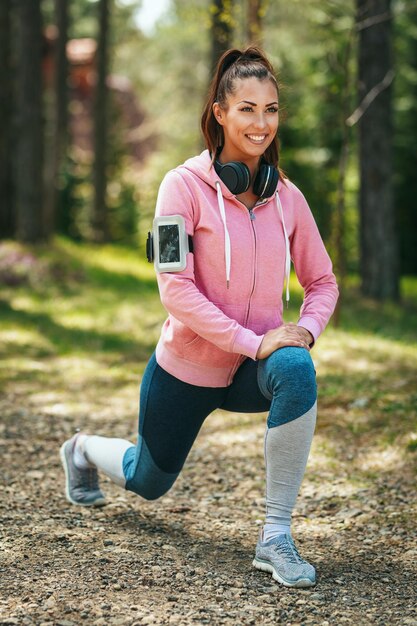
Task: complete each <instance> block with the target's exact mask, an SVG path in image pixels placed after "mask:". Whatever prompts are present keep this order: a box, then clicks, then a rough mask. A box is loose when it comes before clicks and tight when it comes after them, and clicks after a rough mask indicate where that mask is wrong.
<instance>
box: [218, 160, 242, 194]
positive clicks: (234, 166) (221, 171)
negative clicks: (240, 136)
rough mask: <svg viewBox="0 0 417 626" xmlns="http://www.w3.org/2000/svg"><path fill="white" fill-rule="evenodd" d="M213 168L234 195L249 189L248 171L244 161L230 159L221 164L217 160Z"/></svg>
mask: <svg viewBox="0 0 417 626" xmlns="http://www.w3.org/2000/svg"><path fill="white" fill-rule="evenodd" d="M215 169H216V172H217V174H218V175H219V178H220V180H222V181H223V182H224V184H225V185H226V187H227V188H228V189H229V191H231V192H232V193H233V194H234V195H235V196H237V195H238V194H239V193H244V192H245V191H247V190H248V189H249V185H250V171H249V168H248V166H247V165H246V164H245V163H239V162H238V161H230V163H225V164H224V165H222V164H221V163H219V162H218V161H217V163H216V164H215Z"/></svg>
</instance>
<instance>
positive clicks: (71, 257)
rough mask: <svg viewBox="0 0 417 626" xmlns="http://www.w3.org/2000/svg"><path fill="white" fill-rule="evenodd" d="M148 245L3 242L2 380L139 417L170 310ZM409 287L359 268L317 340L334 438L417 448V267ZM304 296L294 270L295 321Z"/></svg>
mask: <svg viewBox="0 0 417 626" xmlns="http://www.w3.org/2000/svg"><path fill="white" fill-rule="evenodd" d="M144 257H145V255H144V252H143V251H137V250H133V249H128V248H122V247H117V246H103V247H97V246H93V245H86V244H82V245H81V244H77V243H74V242H71V241H68V240H65V239H59V238H57V239H56V240H55V241H54V242H53V244H51V245H48V246H36V247H30V246H21V245H19V244H16V243H13V242H5V243H3V244H2V245H1V246H0V319H1V324H0V392H2V393H3V394H5V396H6V397H9V398H10V397H13V398H15V399H17V401H18V403H22V404H25V403H26V404H29V405H31V406H32V408H36V409H37V410H46V411H58V412H59V411H60V410H62V412H67V413H68V412H72V413H74V414H77V413H79V412H80V411H82V412H84V413H88V414H90V415H93V416H94V412H95V410H96V408H97V406H98V405H103V404H104V403H107V404H108V405H109V406H111V407H113V410H124V411H126V413H127V414H129V415H130V420H131V422H130V423H131V424H132V428H134V427H135V426H134V421H135V414H134V411H133V410H132V400H131V398H132V391H131V390H132V385H133V386H134V389H135V393H136V391H137V388H136V385H137V384H138V383H139V379H140V375H141V373H142V371H143V368H144V367H145V365H146V362H147V359H148V358H149V355H150V354H151V351H152V349H153V347H154V345H155V343H156V341H157V339H158V336H159V332H160V327H161V324H162V322H163V320H164V319H165V312H164V310H163V308H162V306H161V304H160V301H159V297H158V291H157V287H156V281H155V277H154V272H153V268H152V266H151V265H149V264H148V263H147V262H146V260H144ZM8 259H12V261H13V263H12V264H10V263H9V264H8ZM402 292H403V299H402V302H401V303H384V304H378V303H375V302H373V301H371V300H366V299H363V298H362V297H360V295H359V291H358V287H357V278H356V277H351V278H350V279H349V281H348V286H347V288H346V292H345V293H344V294H343V299H342V305H341V315H340V326H339V327H338V328H335V327H334V326H332V324H330V325H329V327H328V329H327V330H326V332H325V333H324V334H323V336H322V337H321V338H320V340H319V341H318V343H317V345H316V346H315V348H314V350H313V352H312V356H313V359H314V361H315V365H316V369H317V375H318V384H319V405H320V414H319V428H320V429H321V432H322V433H327V434H328V437H329V438H335V437H336V438H337V437H339V436H342V437H347V438H348V437H356V438H358V441H359V440H360V441H361V442H362V443H364V442H365V443H366V441H367V440H370V441H372V444H373V445H376V446H379V447H380V448H381V449H387V448H389V447H390V446H391V447H392V446H394V447H397V448H398V449H399V450H401V451H403V452H404V453H405V454H411V453H412V452H415V450H416V449H417V434H416V432H415V428H416V426H415V425H416V418H417V384H416V383H417V375H416V372H417V347H416V341H417V278H412V277H407V278H404V279H403V281H402ZM301 302H302V291H301V288H300V287H299V286H298V284H297V283H296V279H295V277H293V278H292V285H291V302H290V306H289V309H288V310H286V311H285V320H286V321H296V320H297V317H298V311H299V307H300V304H301ZM60 407H61V409H60ZM116 407H117V409H116ZM135 408H136V407H135ZM254 419H256V418H254ZM334 450H337V446H336V447H335V448H334ZM334 453H335V454H337V452H334Z"/></svg>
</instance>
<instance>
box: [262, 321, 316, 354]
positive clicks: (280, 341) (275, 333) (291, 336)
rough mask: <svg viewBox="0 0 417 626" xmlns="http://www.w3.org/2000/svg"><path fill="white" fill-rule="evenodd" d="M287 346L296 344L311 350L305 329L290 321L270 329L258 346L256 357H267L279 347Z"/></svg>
mask: <svg viewBox="0 0 417 626" xmlns="http://www.w3.org/2000/svg"><path fill="white" fill-rule="evenodd" d="M287 346H296V347H299V348H305V349H306V350H310V346H309V345H308V344H307V343H306V341H305V329H304V328H301V327H300V326H297V324H294V323H292V322H290V323H288V324H283V325H282V326H279V328H273V329H272V330H268V331H267V332H266V333H265V335H264V338H263V339H262V342H261V345H260V346H259V348H258V352H257V353H256V358H257V359H266V357H268V356H269V355H270V354H272V353H273V352H275V350H278V348H285V347H287Z"/></svg>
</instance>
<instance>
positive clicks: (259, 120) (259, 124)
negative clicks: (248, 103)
mask: <svg viewBox="0 0 417 626" xmlns="http://www.w3.org/2000/svg"><path fill="white" fill-rule="evenodd" d="M266 125H267V124H266V118H265V115H264V114H263V113H258V115H257V116H256V119H255V127H256V128H258V129H259V130H263V129H264V128H265V127H266Z"/></svg>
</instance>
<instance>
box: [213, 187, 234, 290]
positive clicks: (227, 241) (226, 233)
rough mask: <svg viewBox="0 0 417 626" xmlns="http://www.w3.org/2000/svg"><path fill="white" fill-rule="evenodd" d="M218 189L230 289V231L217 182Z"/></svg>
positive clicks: (227, 278) (227, 282)
mask: <svg viewBox="0 0 417 626" xmlns="http://www.w3.org/2000/svg"><path fill="white" fill-rule="evenodd" d="M216 188H217V202H218V205H219V210H220V215H221V216H222V220H223V227H224V251H225V257H226V284H227V288H228V289H229V284H230V264H231V251H230V237H229V231H228V230H227V224H226V211H225V210H224V201H223V194H222V190H221V186H220V183H219V182H218V181H216Z"/></svg>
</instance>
